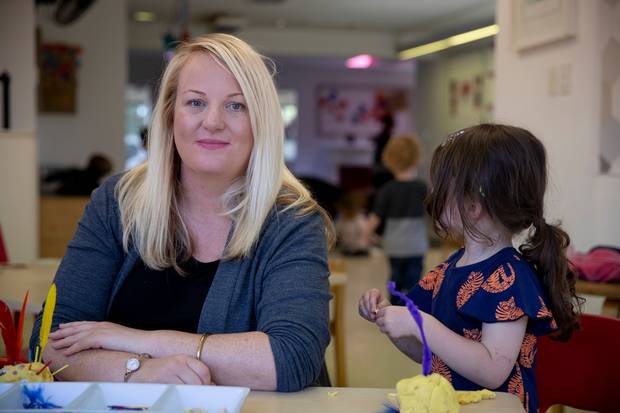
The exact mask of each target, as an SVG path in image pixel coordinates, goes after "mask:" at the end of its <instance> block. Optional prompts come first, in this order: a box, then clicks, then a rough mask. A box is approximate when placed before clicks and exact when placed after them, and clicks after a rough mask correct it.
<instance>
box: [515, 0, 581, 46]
mask: <svg viewBox="0 0 620 413" xmlns="http://www.w3.org/2000/svg"><path fill="white" fill-rule="evenodd" d="M512 6H513V7H514V10H513V15H514V16H515V21H514V31H513V35H514V39H513V41H514V46H515V48H516V49H517V50H519V51H523V50H526V49H529V48H532V47H537V46H541V45H544V44H547V43H550V42H554V41H558V40H563V39H567V38H570V37H572V36H574V35H575V34H576V24H577V2H576V0H516V1H514V2H512Z"/></svg>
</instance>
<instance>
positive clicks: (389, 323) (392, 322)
mask: <svg viewBox="0 0 620 413" xmlns="http://www.w3.org/2000/svg"><path fill="white" fill-rule="evenodd" d="M376 317H377V321H376V323H377V326H378V327H379V329H380V330H381V332H382V333H384V334H387V336H388V337H390V338H391V339H392V340H396V339H399V338H403V337H412V336H413V337H416V338H419V335H420V334H419V330H418V326H417V325H416V323H415V321H414V319H413V317H411V314H410V313H409V310H407V307H404V306H397V305H391V306H388V307H385V308H382V309H380V310H379V311H378V312H377V316H376Z"/></svg>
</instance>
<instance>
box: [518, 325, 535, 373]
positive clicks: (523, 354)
mask: <svg viewBox="0 0 620 413" xmlns="http://www.w3.org/2000/svg"><path fill="white" fill-rule="evenodd" d="M536 341H537V339H536V336H535V335H534V334H529V333H526V334H525V336H524V337H523V343H522V344H521V350H519V364H521V365H522V366H523V367H527V368H532V367H533V366H534V359H535V358H536Z"/></svg>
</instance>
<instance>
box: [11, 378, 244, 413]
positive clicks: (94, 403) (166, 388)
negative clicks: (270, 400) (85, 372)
mask: <svg viewBox="0 0 620 413" xmlns="http://www.w3.org/2000/svg"><path fill="white" fill-rule="evenodd" d="M36 391H41V392H42V395H43V399H44V400H45V401H46V402H48V403H51V404H53V405H54V406H58V407H52V406H48V407H37V408H28V402H29V399H28V397H27V394H28V393H31V392H36ZM249 392H250V389H248V388H247V387H227V386H190V385H168V384H140V383H90V382H89V383H86V382H85V383H80V382H54V383H15V384H0V412H34V411H42V410H43V411H49V412H61V411H62V412H81V413H91V412H98V413H99V412H111V411H116V412H118V411H132V410H117V409H112V408H110V406H119V405H121V406H144V407H146V409H145V410H142V411H149V412H183V413H185V412H191V411H195V412H209V413H224V412H225V413H238V412H239V411H240V410H241V406H243V403H244V402H245V398H246V397H247V396H248V393H249ZM191 409H195V410H191ZM200 409H202V410H200ZM134 411H135V410H134Z"/></svg>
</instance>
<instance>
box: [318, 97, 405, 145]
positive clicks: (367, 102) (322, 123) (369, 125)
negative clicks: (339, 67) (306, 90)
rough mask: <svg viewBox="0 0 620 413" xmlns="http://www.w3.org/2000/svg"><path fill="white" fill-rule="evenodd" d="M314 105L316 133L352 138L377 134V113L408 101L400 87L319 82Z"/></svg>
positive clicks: (392, 110) (398, 106)
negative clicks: (385, 87) (322, 83)
mask: <svg viewBox="0 0 620 413" xmlns="http://www.w3.org/2000/svg"><path fill="white" fill-rule="evenodd" d="M316 105H317V112H316V113H317V129H318V130H317V134H318V135H319V136H321V137H330V138H347V139H349V140H354V139H358V138H366V139H367V138H370V137H372V136H373V135H375V134H377V133H378V132H379V131H380V130H381V126H382V125H381V122H380V121H379V119H380V118H381V116H382V115H383V114H384V113H385V112H387V111H391V112H392V113H394V112H397V111H401V110H403V109H406V108H407V106H408V101H407V91H406V90H404V89H391V90H390V89H378V88H372V87H367V86H359V87H358V86H349V85H346V86H336V85H320V86H319V87H318V89H317V93H316Z"/></svg>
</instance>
